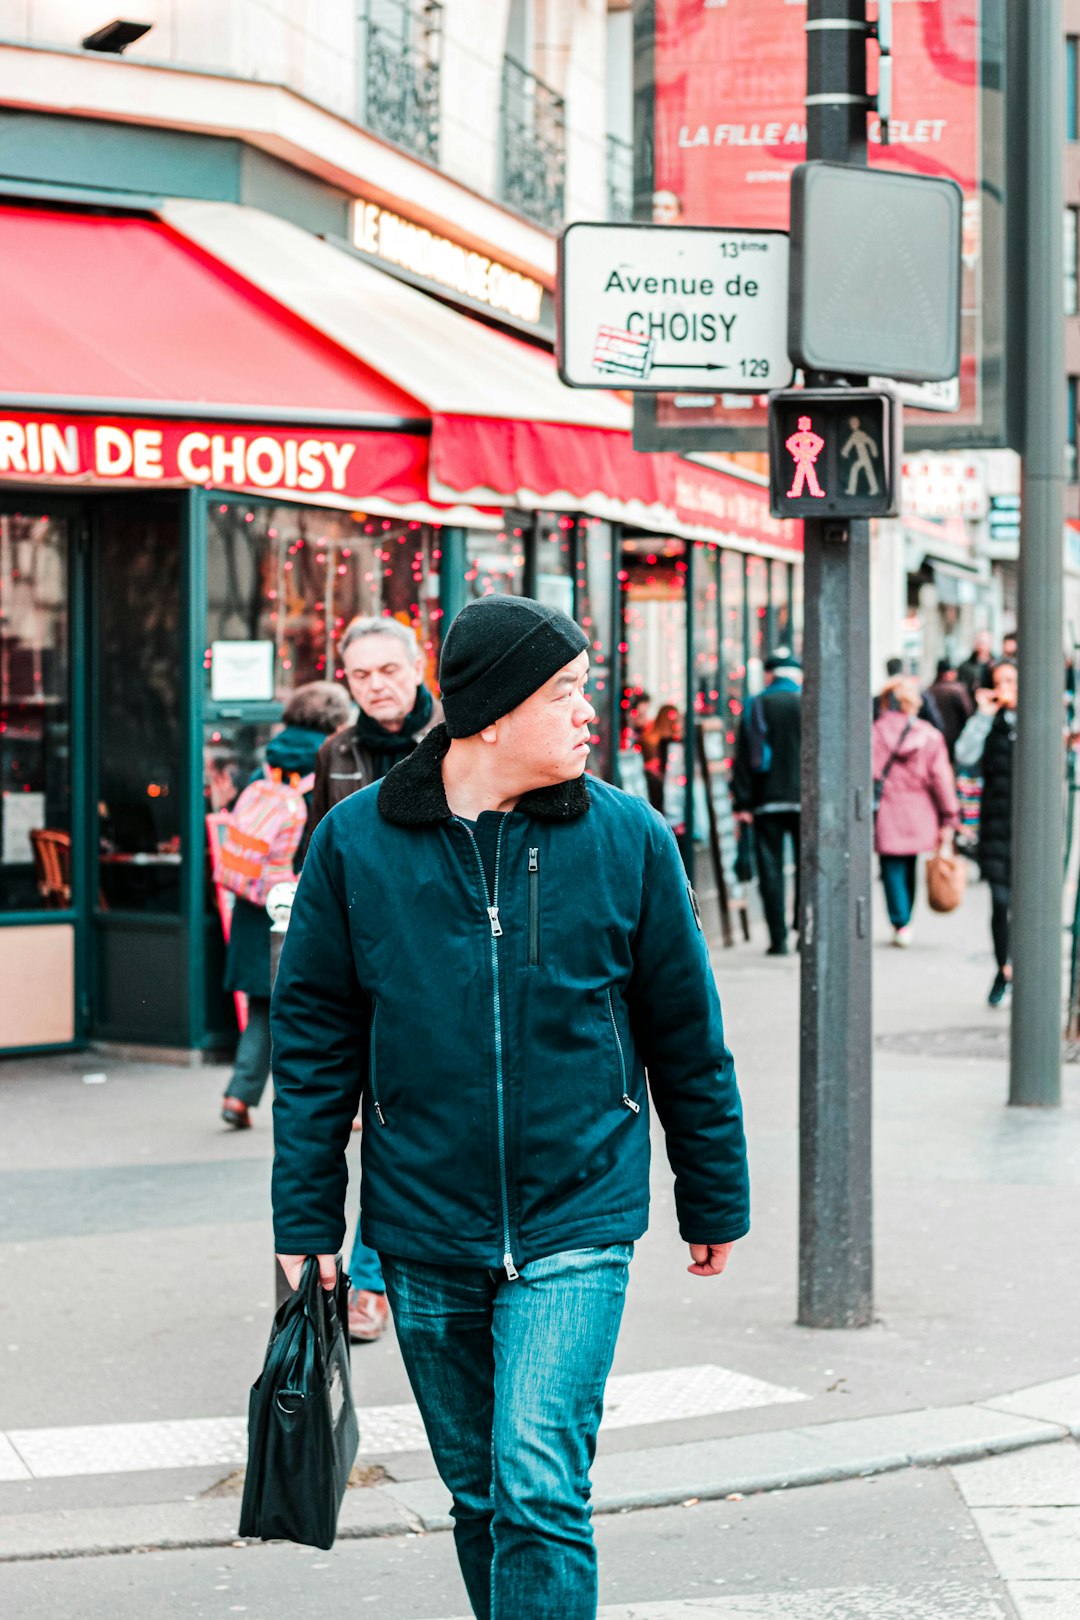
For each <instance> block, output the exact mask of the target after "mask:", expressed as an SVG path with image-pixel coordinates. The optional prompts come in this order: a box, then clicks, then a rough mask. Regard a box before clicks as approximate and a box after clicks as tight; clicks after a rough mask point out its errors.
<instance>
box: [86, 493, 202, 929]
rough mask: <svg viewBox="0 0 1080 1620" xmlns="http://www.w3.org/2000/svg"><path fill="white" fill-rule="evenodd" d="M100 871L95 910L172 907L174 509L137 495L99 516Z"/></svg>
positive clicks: (176, 624) (176, 728) (177, 760)
mask: <svg viewBox="0 0 1080 1620" xmlns="http://www.w3.org/2000/svg"><path fill="white" fill-rule="evenodd" d="M95 553H96V556H95V565H96V578H97V581H98V590H97V600H98V630H97V636H98V647H99V656H98V672H99V675H98V706H97V718H96V725H95V728H94V730H95V735H96V738H97V796H98V833H99V839H98V850H99V862H98V874H97V886H96V898H97V900H98V903H99V905H101V906H102V908H103V909H106V910H108V911H111V912H115V911H154V912H178V911H179V909H180V866H181V847H180V828H181V823H182V819H183V805H182V797H181V774H180V773H181V759H182V752H183V750H182V746H181V736H182V726H181V718H180V712H181V711H180V702H181V682H180V680H179V677H178V671H179V670H180V668H181V665H182V659H181V648H180V543H179V524H178V521H177V512H176V509H175V508H174V507H172V506H169V507H165V506H158V505H156V504H151V503H149V502H143V501H139V500H136V499H134V498H132V499H129V500H125V501H124V502H122V503H117V504H116V505H112V504H110V505H109V506H108V507H105V508H104V509H103V510H102V512H101V516H100V519H99V522H98V524H97V534H96V539H95Z"/></svg>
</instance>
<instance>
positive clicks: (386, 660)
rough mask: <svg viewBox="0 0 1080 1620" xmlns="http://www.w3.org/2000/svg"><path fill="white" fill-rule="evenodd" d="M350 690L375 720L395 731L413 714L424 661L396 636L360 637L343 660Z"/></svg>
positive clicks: (346, 651) (347, 650)
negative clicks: (411, 653) (411, 656)
mask: <svg viewBox="0 0 1080 1620" xmlns="http://www.w3.org/2000/svg"><path fill="white" fill-rule="evenodd" d="M342 663H343V665H344V669H345V678H346V680H347V681H348V683H349V691H350V692H351V693H352V695H353V697H354V698H355V699H356V701H357V703H358V704H359V705H360V707H361V709H363V711H364V713H365V714H366V715H368V716H369V717H370V718H371V719H372V720H377V721H378V722H379V724H380V725H381V726H385V727H386V729H387V730H388V731H394V730H396V729H397V728H398V727H399V726H400V725H401V723H402V721H403V720H404V719H405V717H406V716H407V715H409V714H411V713H412V707H413V704H414V703H415V702H416V693H417V690H418V689H419V686H420V682H421V680H422V679H423V674H424V660H423V657H422V656H421V655H420V654H419V653H418V654H417V655H416V657H415V658H410V656H409V649H408V648H407V647H406V646H405V645H404V643H403V642H401V641H399V640H398V638H397V637H396V636H380V635H372V636H361V637H360V639H359V641H354V642H353V643H352V645H351V646H349V647H346V649H345V654H344V657H343V659H342Z"/></svg>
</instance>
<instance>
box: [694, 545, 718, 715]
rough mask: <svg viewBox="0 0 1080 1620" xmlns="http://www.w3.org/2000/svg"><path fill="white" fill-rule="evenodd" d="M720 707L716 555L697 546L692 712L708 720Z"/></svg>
mask: <svg viewBox="0 0 1080 1620" xmlns="http://www.w3.org/2000/svg"><path fill="white" fill-rule="evenodd" d="M722 704H723V696H722V693H721V678H720V553H719V551H718V550H717V548H716V546H709V545H699V546H697V547H696V548H695V556H694V713H695V714H697V715H700V716H701V717H702V718H703V719H711V718H712V717H713V716H715V715H717V714H719V713H720V710H721V707H722Z"/></svg>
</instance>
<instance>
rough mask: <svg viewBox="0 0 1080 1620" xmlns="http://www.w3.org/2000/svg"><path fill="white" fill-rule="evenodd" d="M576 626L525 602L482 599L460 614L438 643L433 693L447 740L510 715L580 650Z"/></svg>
mask: <svg viewBox="0 0 1080 1620" xmlns="http://www.w3.org/2000/svg"><path fill="white" fill-rule="evenodd" d="M588 645H589V638H588V636H587V635H586V634H585V632H584V630H582V628H581V626H580V625H577V624H575V623H574V621H573V619H569V618H567V616H566V614H565V613H560V612H559V610H558V608H550V607H545V606H544V604H543V602H534V601H533V600H532V598H531V597H528V596H482V597H480V599H479V601H476V602H470V603H468V605H467V606H466V607H463V608H462V610H461V612H460V613H459V614H458V616H457V618H456V619H455V620H454V622H453V624H452V625H451V626H450V628H449V630H448V631H447V632H446V640H445V641H444V642H443V649H442V657H441V659H440V660H439V686H440V688H441V691H442V706H443V714H444V715H445V716H446V729H447V731H448V732H449V733H450V735H451V737H475V736H476V733H477V732H478V731H483V729H484V727H485V726H490V725H491V724H492V723H493V722H494V721H496V720H499V719H501V718H502V716H503V715H504V714H509V713H510V710H511V709H516V708H517V706H518V704H519V703H524V702H525V699H526V698H528V697H532V695H533V693H534V692H538V691H539V690H540V688H541V687H542V686H543V684H544V682H545V681H549V680H550V679H551V677H552V676H553V675H554V674H556V673H557V672H558V671H559V670H560V669H562V667H563V665H564V664H568V663H570V661H571V659H573V658H576V657H577V656H578V654H579V653H582V652H584V651H585V649H586V648H587V647H588Z"/></svg>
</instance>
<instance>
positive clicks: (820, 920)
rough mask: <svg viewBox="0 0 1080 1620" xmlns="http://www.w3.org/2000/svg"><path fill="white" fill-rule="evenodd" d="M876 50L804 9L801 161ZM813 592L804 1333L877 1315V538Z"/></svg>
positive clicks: (844, 116) (859, 152)
mask: <svg viewBox="0 0 1080 1620" xmlns="http://www.w3.org/2000/svg"><path fill="white" fill-rule="evenodd" d="M867 37H868V36H867V24H866V3H865V0H809V4H808V6H807V23H806V42H807V75H806V90H807V94H806V126H807V145H806V155H807V158H808V159H814V158H820V159H825V160H827V161H829V162H832V163H847V164H854V165H859V166H864V165H865V163H866V120H867V112H868V107H867V98H866V46H867ZM1059 133H1060V132H1059ZM840 380H841V379H838V378H835V377H832V376H813V377H808V378H807V382H808V384H811V385H813V384H827V383H835V382H837V381H840ZM848 380H849V381H856V380H857V379H853V378H852V379H848ZM804 581H805V596H806V603H805V628H804V658H803V663H804V671H805V681H804V687H803V741H802V861H801V868H800V878H801V892H802V917H801V932H800V941H801V948H802V968H801V973H802V1006H801V1015H800V1068H799V1075H800V1102H799V1114H800V1148H799V1182H800V1186H799V1199H800V1204H799V1322H800V1323H801V1324H802V1325H803V1326H805V1327H819V1328H849V1327H864V1326H866V1325H867V1323H869V1321H870V1319H871V1314H872V1310H873V1209H872V1192H871V1165H870V1113H871V1110H870V1096H871V1040H872V1031H871V974H870V895H871V859H870V856H871V831H872V823H873V810H872V801H871V784H870V528H869V524H868V523H866V522H865V521H850V522H846V523H835V522H824V521H819V520H815V521H813V522H810V521H808V522H807V523H806V525H805V569H804Z"/></svg>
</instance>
